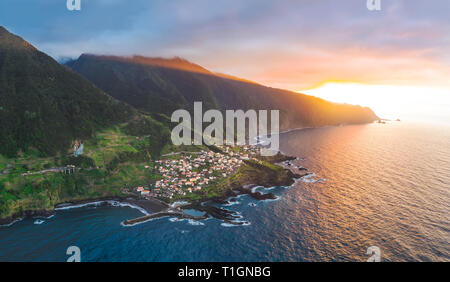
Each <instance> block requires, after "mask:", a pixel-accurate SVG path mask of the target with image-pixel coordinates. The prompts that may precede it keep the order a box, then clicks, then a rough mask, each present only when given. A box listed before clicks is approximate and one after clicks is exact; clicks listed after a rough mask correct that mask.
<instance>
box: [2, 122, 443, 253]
mask: <svg viewBox="0 0 450 282" xmlns="http://www.w3.org/2000/svg"><path fill="white" fill-rule="evenodd" d="M280 144H281V145H280V146H281V150H282V151H283V152H284V153H286V154H289V155H294V156H297V157H299V159H298V160H296V161H294V163H295V164H296V165H299V166H304V167H306V168H308V169H309V170H310V171H311V172H313V173H314V175H312V176H309V177H306V178H303V179H300V180H298V181H297V182H296V183H295V184H294V185H293V186H292V187H272V188H271V189H270V190H268V189H264V188H258V189H259V191H261V192H264V193H267V192H269V191H270V192H271V193H274V194H275V195H277V196H278V199H277V200H272V201H256V200H254V199H252V198H250V197H249V196H241V197H239V198H238V201H237V202H236V203H235V204H233V205H229V206H223V207H224V208H226V209H229V210H233V211H237V212H239V213H240V215H241V216H242V219H241V220H242V221H245V222H248V224H246V225H243V226H229V225H227V224H224V223H223V222H222V221H220V220H217V219H213V218H210V219H207V220H204V221H199V222H196V221H189V220H183V221H177V220H174V219H173V218H160V219H156V220H153V221H149V222H145V223H142V224H138V225H135V226H131V227H124V226H122V225H121V223H122V222H123V221H124V220H126V219H130V218H134V217H138V216H141V215H142V214H141V212H140V211H139V210H136V209H133V208H130V207H112V206H107V207H104V206H103V207H95V206H91V207H84V208H78V209H70V210H61V211H57V213H56V215H55V216H54V217H52V218H49V219H44V222H43V223H42V224H34V219H26V220H22V221H20V222H17V223H15V224H13V225H11V226H9V227H0V261H66V260H67V258H68V256H67V255H66V250H67V248H68V247H69V246H77V247H79V248H80V250H81V260H82V261H366V260H367V259H368V258H369V255H367V254H366V252H367V249H368V248H369V247H371V246H376V247H378V248H379V249H380V251H381V260H382V261H450V130H449V128H448V127H442V126H440V127H434V126H431V125H418V124H408V123H404V122H390V123H388V124H368V125H352V126H340V127H324V128H316V129H302V130H294V131H290V132H287V133H283V134H281V137H280ZM252 203H253V204H255V206H253V205H251V204H252ZM191 212H195V211H191Z"/></svg>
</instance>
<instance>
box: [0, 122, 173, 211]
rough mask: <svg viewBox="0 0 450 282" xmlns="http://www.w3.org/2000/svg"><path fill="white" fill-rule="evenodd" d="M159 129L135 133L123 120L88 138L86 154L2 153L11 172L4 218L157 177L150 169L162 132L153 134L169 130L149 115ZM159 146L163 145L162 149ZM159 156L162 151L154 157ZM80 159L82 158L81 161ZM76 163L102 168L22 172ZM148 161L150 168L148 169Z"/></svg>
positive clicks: (0, 179) (4, 191)
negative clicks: (45, 155)
mask: <svg viewBox="0 0 450 282" xmlns="http://www.w3.org/2000/svg"><path fill="white" fill-rule="evenodd" d="M146 118H147V119H148V120H150V121H151V122H152V124H153V125H154V127H155V128H147V131H143V132H142V133H143V134H145V135H143V136H133V135H129V134H126V133H125V132H128V133H130V131H133V130H130V125H131V124H135V123H136V121H131V122H129V123H123V124H121V125H118V126H113V127H110V128H108V129H105V130H102V131H99V132H98V133H96V134H95V136H94V137H93V138H91V139H89V140H87V142H86V143H85V150H84V151H85V154H84V155H83V157H82V158H78V159H73V158H71V157H67V156H66V155H58V156H55V157H47V158H42V157H39V156H38V154H24V153H22V154H21V155H20V156H18V157H17V158H6V157H4V156H1V155H0V168H1V169H6V170H8V172H9V174H6V175H0V218H4V217H8V216H11V215H14V214H20V213H21V212H22V211H25V210H44V209H45V210H51V209H53V207H54V205H55V204H57V203H61V202H65V201H73V200H83V199H90V198H98V197H107V196H118V195H121V191H120V188H122V187H126V186H128V187H133V186H137V185H142V184H146V183H149V182H153V181H155V180H156V179H159V177H160V176H159V175H157V174H155V173H154V172H153V170H152V157H153V156H152V152H153V151H154V148H155V145H154V144H152V143H155V141H154V140H158V139H164V137H161V136H157V135H156V133H155V132H153V133H154V135H152V134H149V133H150V132H152V130H156V129H157V130H158V132H159V133H160V134H167V130H166V129H165V127H161V128H160V126H161V125H160V124H159V123H158V122H155V121H153V120H151V118H149V117H146ZM134 129H136V128H134ZM149 135H150V136H149ZM160 149H161V148H160ZM158 156H159V152H158V155H157V156H155V157H158ZM80 160H81V161H80ZM74 161H76V162H78V163H76V164H77V167H86V168H88V167H89V168H91V167H99V169H92V170H89V169H81V170H79V171H77V173H75V174H70V175H65V174H61V173H56V172H49V173H45V174H35V175H27V176H22V173H24V172H26V171H38V170H41V169H44V168H49V167H57V166H64V165H66V164H72V163H74ZM146 165H150V168H145V166H146Z"/></svg>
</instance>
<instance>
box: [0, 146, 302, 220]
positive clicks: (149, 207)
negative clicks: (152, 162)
mask: <svg viewBox="0 0 450 282" xmlns="http://www.w3.org/2000/svg"><path fill="white" fill-rule="evenodd" d="M295 159H297V158H296V157H292V156H286V155H282V154H279V155H277V156H276V157H275V158H272V160H271V163H275V164H276V165H278V166H281V167H282V168H283V169H284V171H285V173H286V175H285V177H284V178H283V179H282V180H281V181H279V180H270V179H269V180H268V181H264V182H259V183H241V184H242V185H240V184H239V185H234V186H233V187H230V189H228V190H227V191H226V192H225V193H224V194H223V195H222V196H220V197H216V198H204V199H201V200H198V201H196V202H192V203H187V204H186V205H183V206H182V207H171V206H170V205H168V204H167V203H165V202H163V201H160V200H158V199H156V198H151V199H147V200H144V199H139V198H133V197H101V198H94V199H85V200H78V201H70V202H65V203H60V204H57V205H55V208H54V209H53V210H34V211H23V212H21V213H18V214H15V215H14V216H10V217H7V218H1V219H0V226H5V225H6V226H8V225H11V224H13V223H14V222H15V221H17V220H20V219H23V218H35V217H37V218H42V217H45V218H48V217H50V216H52V215H54V214H55V211H56V210H62V209H71V208H77V207H83V206H88V205H122V206H131V207H134V208H137V209H140V210H141V211H142V212H143V213H146V214H145V215H144V216H142V217H138V218H135V219H129V220H126V221H124V222H123V225H125V226H130V225H135V224H137V223H141V222H145V221H148V220H151V219H155V218H160V217H168V216H173V217H177V218H178V219H192V220H203V219H206V218H208V217H209V216H211V217H214V218H216V219H220V220H223V221H224V222H226V223H230V224H234V225H241V224H243V222H239V221H236V219H238V218H239V216H238V215H236V214H234V213H233V212H231V211H228V210H226V209H222V208H218V207H215V206H212V205H208V204H207V203H208V202H215V203H219V204H229V203H230V201H233V198H235V197H237V196H240V195H244V194H246V195H249V196H251V197H252V198H254V199H256V200H259V201H264V200H274V199H276V198H277V197H276V196H275V195H274V194H272V193H266V194H263V193H260V192H255V191H254V189H253V188H254V187H256V186H263V187H273V186H291V185H293V184H294V183H295V179H297V178H300V177H303V176H305V175H308V174H309V173H306V172H304V171H306V169H305V168H303V167H302V168H301V169H299V171H303V172H304V173H302V174H297V173H294V172H293V171H292V168H291V167H289V166H286V165H284V163H285V162H286V161H287V162H290V161H292V160H295ZM256 182H258V181H256ZM183 209H195V210H198V211H202V212H204V213H205V215H203V216H192V215H189V214H186V213H185V212H183Z"/></svg>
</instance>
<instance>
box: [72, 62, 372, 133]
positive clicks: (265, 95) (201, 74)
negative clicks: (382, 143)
mask: <svg viewBox="0 0 450 282" xmlns="http://www.w3.org/2000/svg"><path fill="white" fill-rule="evenodd" d="M67 65H68V66H69V67H70V68H72V69H73V70H75V71H76V72H78V73H80V74H81V75H83V76H85V77H86V78H87V79H89V80H90V81H91V82H92V83H94V84H95V85H97V86H98V87H99V88H101V89H102V90H104V91H105V92H106V93H108V94H110V95H111V96H113V97H115V98H117V99H118V100H121V101H124V102H126V103H129V104H130V105H133V106H135V107H136V108H138V109H140V110H143V111H146V112H157V113H164V114H166V115H169V116H170V115H171V113H172V111H173V110H175V109H179V108H184V109H191V108H192V106H193V102H194V101H202V102H203V106H204V108H206V109H210V108H215V109H219V110H227V109H231V110H237V109H243V110H248V109H256V110H260V109H267V110H270V109H277V110H280V119H281V121H280V123H281V124H280V128H281V130H286V129H292V128H299V127H307V126H323V125H338V124H342V123H367V122H372V121H374V120H376V119H378V117H377V116H376V115H375V113H374V112H373V111H372V110H371V109H369V108H363V107H360V106H353V105H346V104H336V103H331V102H328V101H325V100H323V99H320V98H316V97H312V96H307V95H303V94H299V93H294V92H290V91H286V90H281V89H274V88H270V87H265V86H262V85H259V84H256V83H252V82H249V81H245V80H242V79H238V78H233V77H229V76H224V75H221V74H214V73H212V72H209V71H208V70H206V69H204V68H202V67H201V66H198V65H196V64H193V63H190V62H188V61H186V60H183V59H180V58H174V59H161V58H145V57H140V56H135V57H114V56H96V55H88V54H83V55H81V56H80V57H79V58H78V59H77V60H74V61H71V62H68V63H67ZM300 79H301V78H300Z"/></svg>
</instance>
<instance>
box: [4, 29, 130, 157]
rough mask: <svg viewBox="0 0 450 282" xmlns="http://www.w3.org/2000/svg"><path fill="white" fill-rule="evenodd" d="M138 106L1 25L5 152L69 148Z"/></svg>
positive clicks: (53, 151) (47, 151)
mask: <svg viewBox="0 0 450 282" xmlns="http://www.w3.org/2000/svg"><path fill="white" fill-rule="evenodd" d="M134 112H135V111H134V109H132V108H131V107H130V106H128V105H126V104H124V103H122V102H118V101H117V100H115V99H113V98H111V97H110V96H108V95H107V94H105V93H104V92H103V91H101V90H100V89H98V88H97V87H95V86H93V85H92V84H91V83H90V82H89V81H88V80H86V79H85V78H83V77H81V76H80V75H78V74H76V73H75V72H73V71H71V70H70V69H68V68H67V67H65V66H61V65H60V64H58V63H57V62H56V61H55V60H53V59H52V58H51V57H49V56H47V55H46V54H44V53H42V52H40V51H39V50H37V49H36V48H34V47H33V46H31V45H30V44H29V43H27V42H26V41H24V40H23V39H22V38H20V37H18V36H15V35H13V34H11V33H9V32H8V31H7V30H6V29H4V28H3V27H0V144H1V146H0V154H3V155H5V156H9V157H12V156H15V155H17V153H18V152H19V151H22V152H26V151H28V150H36V151H37V152H39V154H40V155H42V156H45V155H55V154H56V153H57V152H66V151H67V150H68V149H69V147H70V145H71V142H72V141H73V140H74V139H84V138H88V137H90V136H92V134H93V133H94V132H95V130H98V129H100V128H103V127H106V126H110V125H113V124H116V123H118V122H123V121H125V120H127V119H129V118H131V116H132V115H133V113H134Z"/></svg>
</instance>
